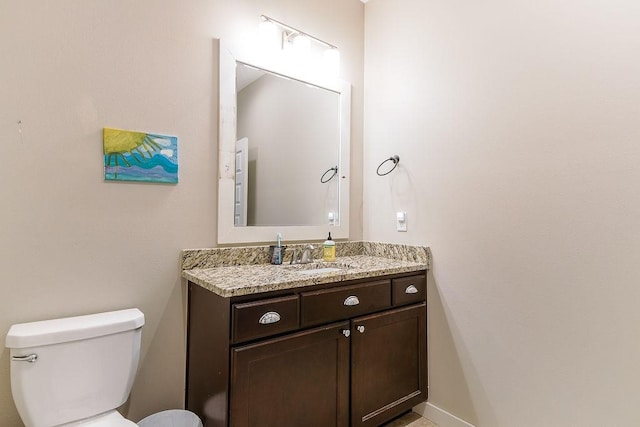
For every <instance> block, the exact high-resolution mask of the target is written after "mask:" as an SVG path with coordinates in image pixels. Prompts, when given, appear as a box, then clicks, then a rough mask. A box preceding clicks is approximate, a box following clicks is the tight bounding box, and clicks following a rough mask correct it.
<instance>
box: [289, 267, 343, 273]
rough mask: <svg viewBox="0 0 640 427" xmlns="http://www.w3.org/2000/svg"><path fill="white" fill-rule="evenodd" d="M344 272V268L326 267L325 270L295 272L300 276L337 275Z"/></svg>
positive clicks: (313, 269)
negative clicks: (337, 272)
mask: <svg viewBox="0 0 640 427" xmlns="http://www.w3.org/2000/svg"><path fill="white" fill-rule="evenodd" d="M342 270H344V268H336V267H324V268H311V269H309V270H295V272H296V273H300V274H324V273H335V272H336V271H342Z"/></svg>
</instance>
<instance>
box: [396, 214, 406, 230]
mask: <svg viewBox="0 0 640 427" xmlns="http://www.w3.org/2000/svg"><path fill="white" fill-rule="evenodd" d="M396 230H397V231H407V213H406V212H397V213H396Z"/></svg>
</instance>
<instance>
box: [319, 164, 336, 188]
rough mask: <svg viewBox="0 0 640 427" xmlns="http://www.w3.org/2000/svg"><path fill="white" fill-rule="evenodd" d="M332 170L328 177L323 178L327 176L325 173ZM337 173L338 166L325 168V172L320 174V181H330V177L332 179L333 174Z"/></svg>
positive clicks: (324, 182)
mask: <svg viewBox="0 0 640 427" xmlns="http://www.w3.org/2000/svg"><path fill="white" fill-rule="evenodd" d="M331 171H333V173H332V174H331V176H329V178H325V177H326V176H327V174H328V173H329V172H331ZM337 174H338V166H334V167H332V168H329V169H327V171H326V172H325V173H323V174H322V176H321V177H320V182H321V183H323V184H326V183H327V182H329V181H331V179H333V177H334V176H336V175H337Z"/></svg>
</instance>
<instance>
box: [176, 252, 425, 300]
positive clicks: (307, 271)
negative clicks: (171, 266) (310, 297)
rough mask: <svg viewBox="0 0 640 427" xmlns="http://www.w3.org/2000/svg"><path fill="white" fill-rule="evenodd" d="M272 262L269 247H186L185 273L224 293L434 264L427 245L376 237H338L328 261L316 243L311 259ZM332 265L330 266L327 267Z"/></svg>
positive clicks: (187, 276)
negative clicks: (375, 239)
mask: <svg viewBox="0 0 640 427" xmlns="http://www.w3.org/2000/svg"><path fill="white" fill-rule="evenodd" d="M304 246H306V244H299V245H291V246H288V249H289V250H288V251H287V253H286V255H285V258H284V262H285V263H284V264H283V265H271V264H269V263H268V261H269V247H268V246H252V247H232V248H214V249H187V250H184V251H183V252H182V269H183V272H182V276H183V277H184V278H186V279H188V280H190V281H191V282H193V283H196V284H198V285H200V286H202V287H203V288H205V289H208V290H210V291H212V292H214V293H216V294H218V295H221V296H223V297H231V296H237V295H247V294H254V293H260V292H267V291H273V290H281V289H290V288H298V287H305V286H313V285H317V284H323V283H333V282H338V281H341V280H353V279H362V278H367V277H375V276H381V275H385V274H398V273H406V272H413V271H420V270H425V269H429V268H431V252H430V251H429V248H428V247H424V246H410V245H394V244H388V243H375V242H337V244H336V257H337V259H336V262H334V263H323V262H322V260H321V258H322V246H321V245H318V244H314V246H316V248H315V249H314V251H313V258H314V259H315V260H317V261H316V262H314V263H312V264H298V265H289V264H288V262H289V260H290V259H291V253H292V250H291V249H293V248H294V247H297V248H302V247H304ZM327 267H328V268H331V270H330V271H327V270H324V271H323V268H327Z"/></svg>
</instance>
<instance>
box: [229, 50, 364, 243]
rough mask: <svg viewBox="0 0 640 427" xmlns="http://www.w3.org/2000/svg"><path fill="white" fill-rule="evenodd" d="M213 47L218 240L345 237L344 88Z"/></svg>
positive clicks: (346, 143) (346, 108) (338, 83)
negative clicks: (217, 101) (217, 105)
mask: <svg viewBox="0 0 640 427" xmlns="http://www.w3.org/2000/svg"><path fill="white" fill-rule="evenodd" d="M285 71H286V70H282V69H280V70H278V69H277V67H274V65H273V64H272V63H271V64H269V66H268V67H267V66H266V65H264V64H260V63H259V61H255V62H253V63H249V62H246V61H240V60H239V59H238V58H236V57H235V56H234V55H233V54H232V53H231V52H230V51H229V50H228V49H227V48H226V47H225V46H224V44H222V43H221V45H220V92H219V93H220V127H219V131H220V135H219V159H220V164H219V176H218V243H258V242H271V241H274V240H275V236H276V234H277V233H282V234H283V235H284V238H285V239H286V240H320V239H324V238H325V237H326V235H327V232H328V231H330V232H331V234H332V236H333V237H334V238H347V237H348V229H349V228H348V227H349V225H348V223H349V149H350V146H349V145H350V144H349V141H350V132H351V129H350V108H351V94H350V86H349V84H348V83H346V82H342V81H335V82H333V83H327V82H322V83H320V82H317V81H312V80H310V79H308V78H307V79H306V80H305V79H304V78H303V77H302V76H296V75H293V74H291V73H289V74H287V73H285Z"/></svg>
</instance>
